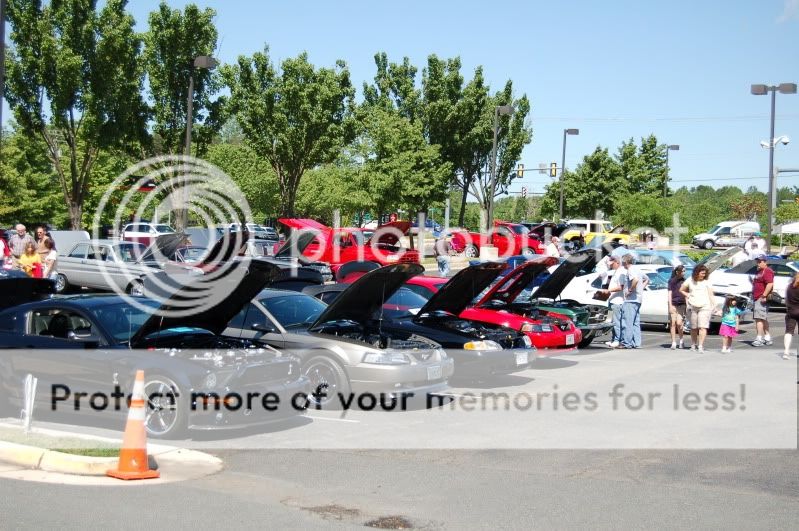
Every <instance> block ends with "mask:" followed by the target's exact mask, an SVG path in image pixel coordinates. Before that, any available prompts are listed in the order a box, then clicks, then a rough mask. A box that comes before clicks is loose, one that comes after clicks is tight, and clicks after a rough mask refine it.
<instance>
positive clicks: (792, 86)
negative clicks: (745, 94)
mask: <svg viewBox="0 0 799 531" xmlns="http://www.w3.org/2000/svg"><path fill="white" fill-rule="evenodd" d="M769 92H771V122H770V125H771V127H770V129H769V132H770V134H769V137H768V138H769V149H768V231H767V235H768V239H767V240H766V247H767V249H768V250H769V252H770V251H771V233H772V230H773V227H774V210H775V208H776V201H777V193H776V178H775V177H776V175H775V173H774V143H775V142H774V115H775V111H776V108H777V92H780V93H782V94H796V83H780V84H779V85H771V86H769V85H763V84H758V85H752V86H751V93H752V94H754V95H755V96H765V95H766V94H768V93H769Z"/></svg>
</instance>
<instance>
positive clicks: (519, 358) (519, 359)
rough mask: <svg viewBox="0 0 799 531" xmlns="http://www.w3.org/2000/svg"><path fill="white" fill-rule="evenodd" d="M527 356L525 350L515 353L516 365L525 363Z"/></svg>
mask: <svg viewBox="0 0 799 531" xmlns="http://www.w3.org/2000/svg"><path fill="white" fill-rule="evenodd" d="M528 359H529V358H528V356H527V353H526V352H517V353H516V365H527V360H528Z"/></svg>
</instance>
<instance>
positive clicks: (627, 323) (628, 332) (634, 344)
mask: <svg viewBox="0 0 799 531" xmlns="http://www.w3.org/2000/svg"><path fill="white" fill-rule="evenodd" d="M634 264H635V258H634V257H633V255H631V254H625V255H624V256H623V257H622V259H621V265H622V267H623V268H624V269H625V273H624V277H625V278H624V281H625V282H624V308H623V309H622V315H623V316H624V324H623V325H622V331H623V332H622V338H621V347H622V348H641V301H642V300H643V295H644V287H645V286H646V283H647V279H646V277H645V276H644V275H642V274H641V273H640V272H639V271H638V269H637V268H636V267H635V265H634Z"/></svg>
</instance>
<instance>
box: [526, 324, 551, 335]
mask: <svg viewBox="0 0 799 531" xmlns="http://www.w3.org/2000/svg"><path fill="white" fill-rule="evenodd" d="M522 332H525V333H527V332H552V325H551V324H533V323H524V324H523V325H522Z"/></svg>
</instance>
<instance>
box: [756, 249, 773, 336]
mask: <svg viewBox="0 0 799 531" xmlns="http://www.w3.org/2000/svg"><path fill="white" fill-rule="evenodd" d="M755 263H756V264H757V272H756V273H755V276H754V278H753V279H752V298H753V299H755V308H754V311H753V317H754V319H755V329H756V331H757V337H755V340H754V341H752V346H753V347H762V346H763V345H767V346H768V345H771V344H772V341H771V334H770V333H769V326H768V298H769V296H770V295H771V292H772V290H773V289H774V271H773V270H772V269H771V268H770V267H769V266H768V262H767V261H766V255H764V254H761V255H759V256H758V257H757V258H755Z"/></svg>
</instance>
